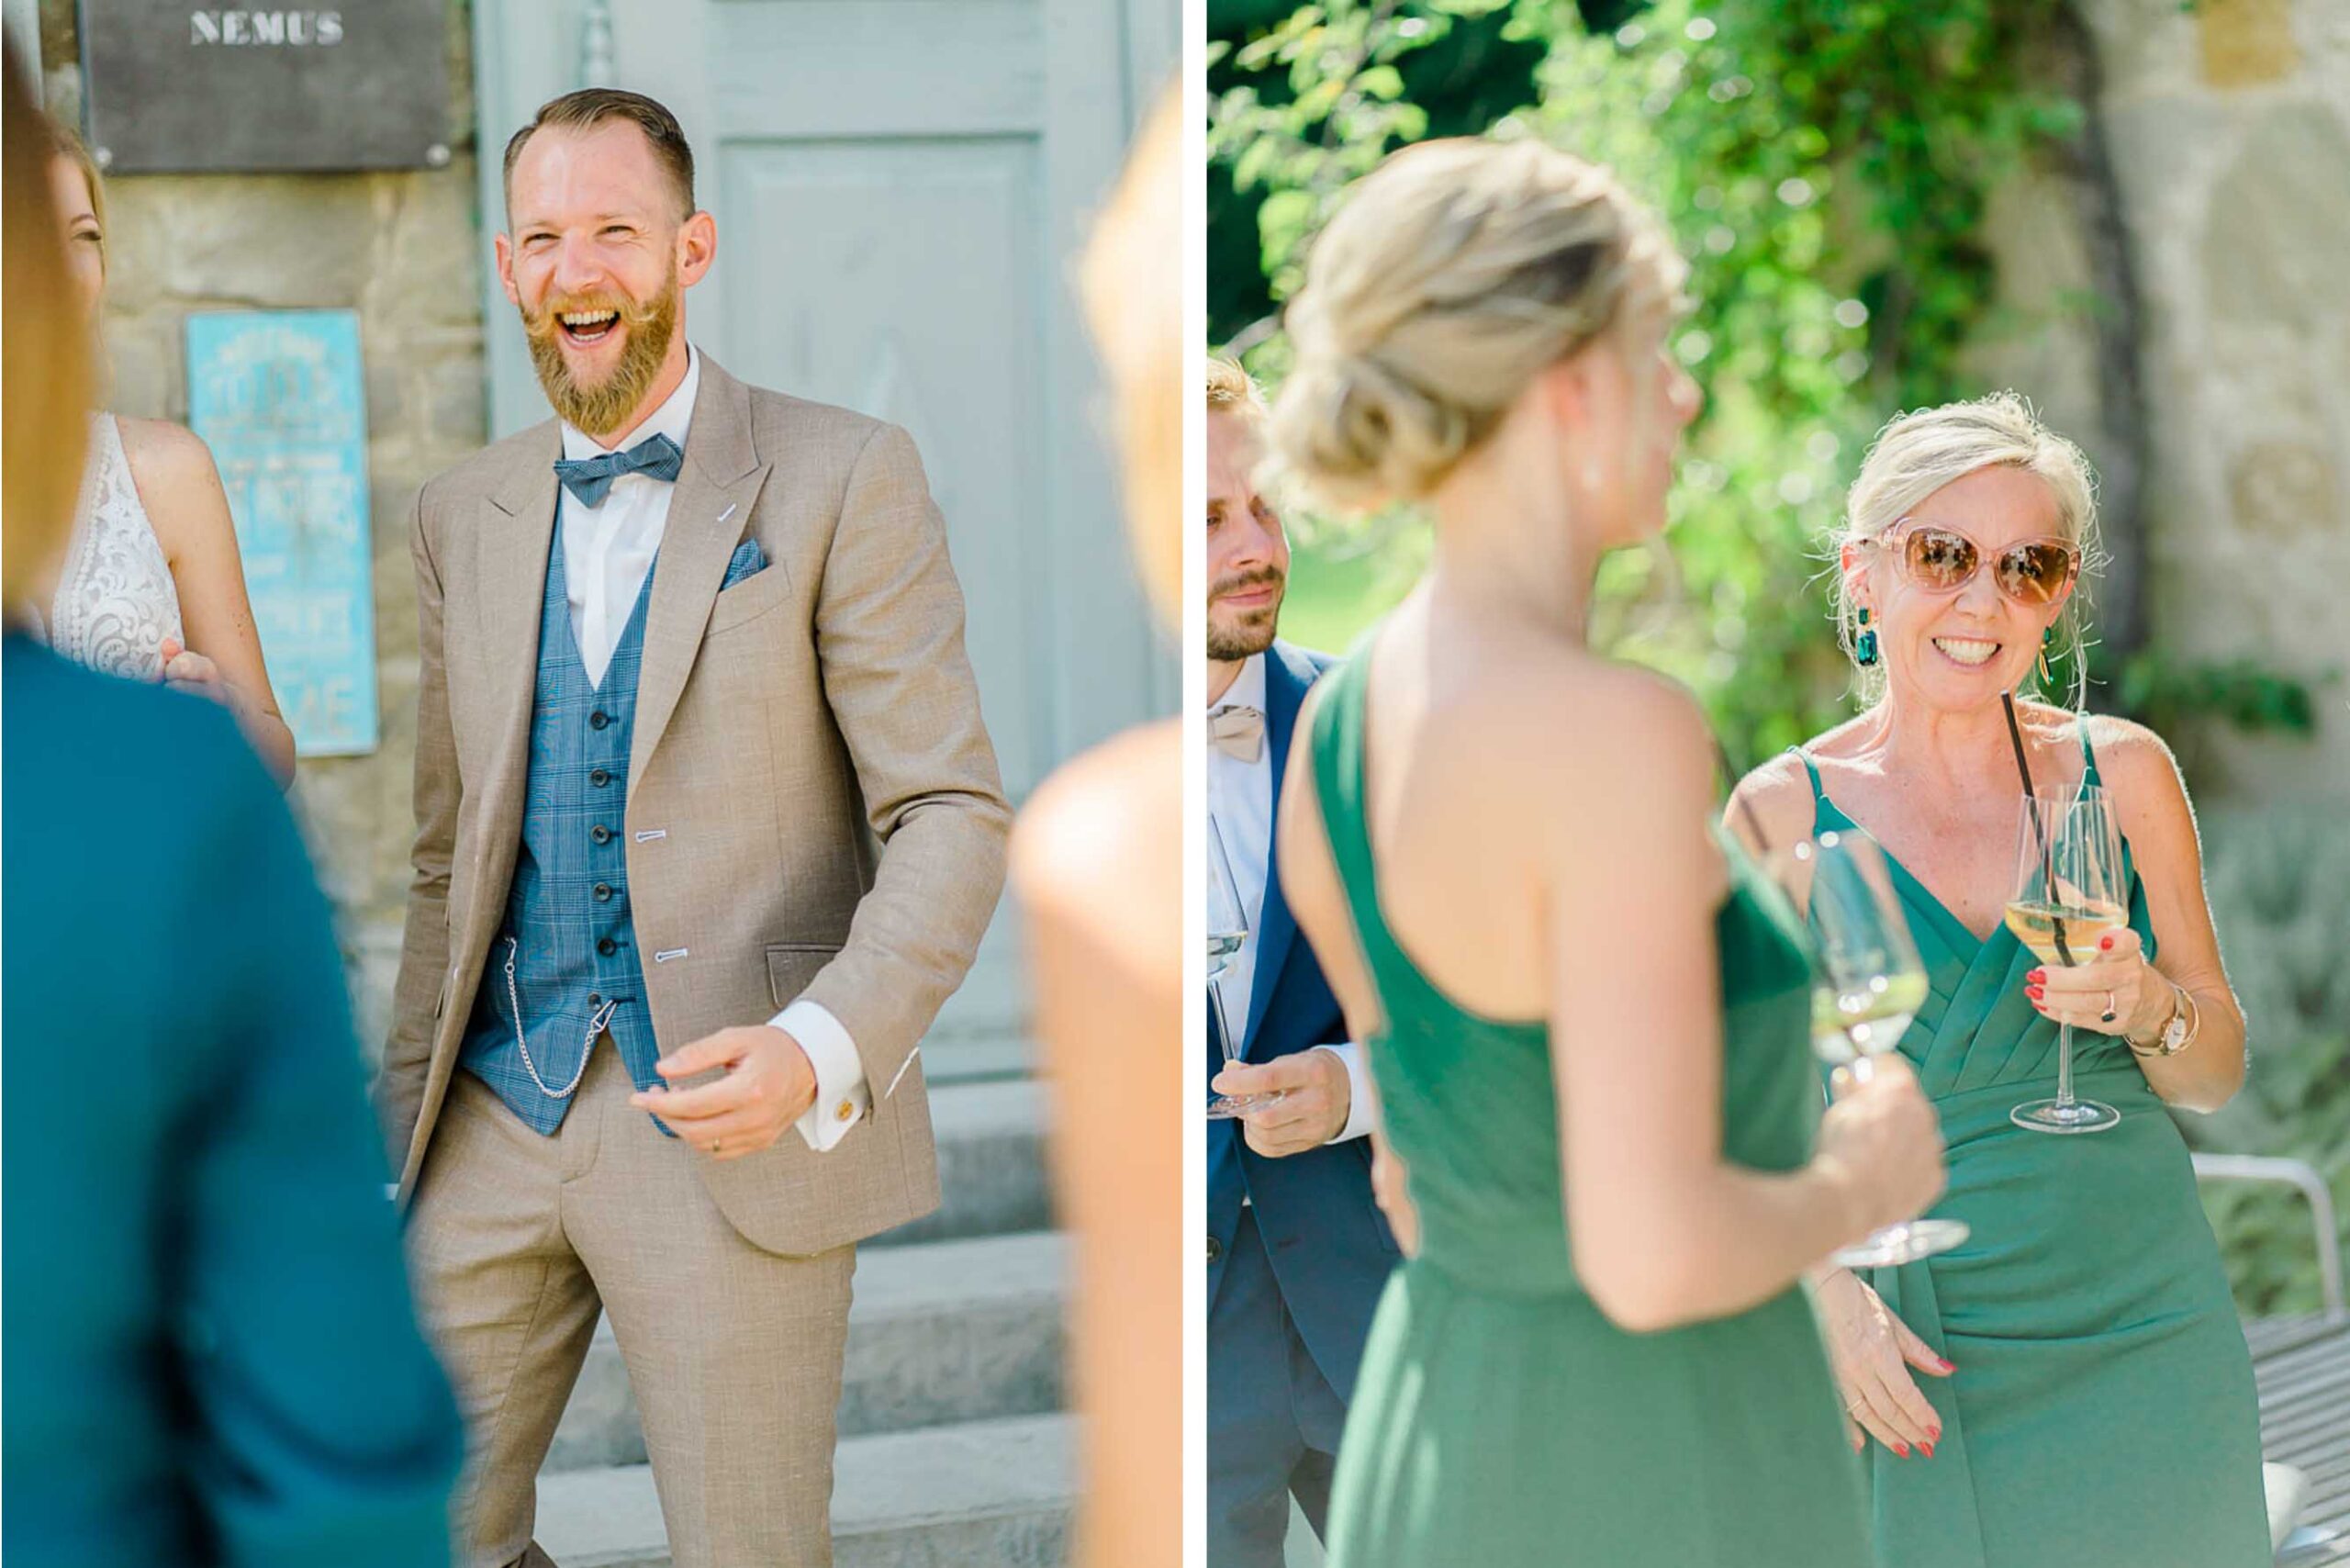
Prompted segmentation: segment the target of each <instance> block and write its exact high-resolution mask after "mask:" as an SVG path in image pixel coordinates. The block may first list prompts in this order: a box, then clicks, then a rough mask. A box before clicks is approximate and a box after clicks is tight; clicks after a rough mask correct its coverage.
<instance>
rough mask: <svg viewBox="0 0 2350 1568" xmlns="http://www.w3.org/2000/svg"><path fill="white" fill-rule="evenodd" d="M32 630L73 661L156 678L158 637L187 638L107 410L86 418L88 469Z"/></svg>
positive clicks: (157, 545)
mask: <svg viewBox="0 0 2350 1568" xmlns="http://www.w3.org/2000/svg"><path fill="white" fill-rule="evenodd" d="M39 632H40V633H42V634H43V635H44V636H45V638H46V640H47V641H48V643H49V644H50V647H52V648H55V649H56V650H57V651H58V652H59V653H61V654H62V655H65V656H66V657H67V658H69V659H72V660H73V662H74V663H76V664H79V665H86V666H89V667H90V668H91V669H95V670H98V671H100V672H102V673H104V674H106V675H117V676H122V677H125V678H128V679H131V680H160V679H162V672H163V655H162V647H163V639H164V638H165V637H171V638H173V639H175V640H177V641H179V642H181V643H183V644H184V643H185V642H186V641H187V634H186V633H185V632H184V631H183V630H182V629H181V625H180V595H179V589H178V588H177V587H175V586H174V585H173V582H172V568H171V564H170V562H168V561H166V560H165V559H164V557H163V546H162V543H161V542H159V541H158V540H157V539H156V537H155V528H154V525H153V524H152V523H151V522H149V521H147V509H146V508H145V507H144V506H141V505H140V501H139V488H138V487H137V486H136V485H134V484H132V483H131V479H130V460H129V457H127V456H126V455H124V454H123V450H122V428H121V426H119V425H118V424H117V423H116V422H115V418H114V416H113V415H112V414H104V413H102V414H98V415H95V416H94V417H93V418H92V419H91V421H90V465H89V472H88V473H87V474H86V475H85V476H84V478H83V480H82V500H81V504H80V506H78V507H77V508H76V509H75V510H74V513H73V541H72V543H69V544H67V546H66V547H65V566H64V569H63V570H62V572H61V573H60V574H59V576H58V579H57V598H56V599H55V600H54V602H53V603H52V604H51V605H50V613H49V615H48V617H47V618H46V621H45V622H43V624H42V625H41V626H40V627H39Z"/></svg>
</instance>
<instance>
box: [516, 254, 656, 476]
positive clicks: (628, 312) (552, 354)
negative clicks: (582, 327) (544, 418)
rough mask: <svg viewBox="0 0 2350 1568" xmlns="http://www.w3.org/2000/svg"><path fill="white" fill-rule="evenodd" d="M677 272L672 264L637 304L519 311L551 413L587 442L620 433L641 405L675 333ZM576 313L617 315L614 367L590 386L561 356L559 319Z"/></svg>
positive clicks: (604, 302) (576, 303)
mask: <svg viewBox="0 0 2350 1568" xmlns="http://www.w3.org/2000/svg"><path fill="white" fill-rule="evenodd" d="M678 293H679V290H678V287H677V264H676V263H674V262H673V263H670V267H669V276H668V279H667V281H666V282H665V283H664V284H663V285H662V287H661V292H660V293H659V294H656V295H655V296H654V297H652V298H651V299H649V300H645V301H643V302H642V303H640V302H638V301H636V300H633V299H631V298H629V297H627V296H626V295H622V294H618V293H605V292H598V293H594V294H550V295H548V296H547V297H546V298H544V299H543V300H541V301H540V302H539V308H537V309H536V310H533V309H532V308H530V307H528V306H524V307H523V308H522V331H523V334H524V335H525V336H526V337H528V338H529V340H530V343H531V363H532V365H534V366H535V367H536V368H537V370H538V373H539V385H540V386H543V387H544V388H545V389H546V394H547V401H548V402H550V403H552V404H554V411H555V412H556V413H558V414H560V415H562V416H563V418H564V419H565V420H568V421H570V423H571V424H572V425H573V426H575V427H576V428H577V429H579V430H581V431H585V432H586V433H588V434H589V435H592V436H599V437H600V436H604V435H609V434H610V432H612V431H616V430H618V429H620V428H621V425H622V424H623V423H624V422H625V421H626V420H627V419H628V417H629V415H630V414H632V413H633V412H634V411H635V410H636V406H637V405H638V404H639V403H641V402H643V400H644V395H645V393H646V392H648V391H650V390H651V389H652V386H653V383H654V381H655V379H656V378H657V377H658V376H659V375H660V374H661V362H662V361H663V360H665V359H666V358H667V357H668V355H669V340H670V339H672V338H674V337H675V336H677V298H678ZM580 310H611V311H616V312H618V314H619V318H620V319H618V320H617V321H615V322H613V324H612V327H611V329H610V330H613V331H615V332H625V333H626V334H627V335H626V336H625V337H624V338H623V339H622V340H621V357H620V363H618V364H615V365H613V366H612V368H611V370H610V373H608V374H607V375H605V376H604V378H603V379H602V380H601V381H599V382H597V383H595V384H594V385H592V386H589V385H587V384H584V383H582V382H581V381H580V380H579V379H578V378H577V377H576V376H575V375H572V373H571V364H570V362H569V361H567V360H565V358H564V353H563V343H562V341H561V340H562V338H563V317H564V315H565V313H566V312H572V311H580Z"/></svg>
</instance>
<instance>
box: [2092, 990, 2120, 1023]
mask: <svg viewBox="0 0 2350 1568" xmlns="http://www.w3.org/2000/svg"><path fill="white" fill-rule="evenodd" d="M2119 1017H2121V1014H2119V1013H2116V1012H2115V1011H2114V1010H2113V992H2111V991H2107V992H2106V993H2105V1011H2104V1012H2102V1013H2100V1014H2098V1015H2097V1021H2098V1023H2100V1024H2110V1023H2112V1022H2113V1021H2114V1020H2115V1019H2116V1018H2119Z"/></svg>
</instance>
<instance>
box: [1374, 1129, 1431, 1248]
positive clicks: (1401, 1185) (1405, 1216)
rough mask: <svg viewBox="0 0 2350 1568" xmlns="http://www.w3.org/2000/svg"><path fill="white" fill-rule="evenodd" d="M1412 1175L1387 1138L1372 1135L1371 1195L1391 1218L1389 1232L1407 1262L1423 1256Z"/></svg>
mask: <svg viewBox="0 0 2350 1568" xmlns="http://www.w3.org/2000/svg"><path fill="white" fill-rule="evenodd" d="M1411 1179H1412V1173H1411V1171H1410V1170H1409V1169H1407V1168H1406V1167H1405V1166H1404V1161H1403V1159H1401V1158H1400V1157H1399V1156H1398V1155H1397V1154H1396V1152H1395V1150H1394V1148H1393V1147H1392V1146H1390V1145H1389V1143H1388V1141H1387V1138H1386V1137H1385V1135H1384V1134H1382V1133H1377V1132H1374V1133H1372V1134H1371V1196H1372V1197H1374V1198H1376V1199H1378V1200H1379V1212H1380V1213H1382V1214H1383V1215H1386V1216H1387V1228H1388V1229H1390V1230H1392V1231H1393V1232H1394V1233H1395V1245H1396V1246H1398V1247H1400V1248H1402V1249H1404V1257H1406V1258H1416V1257H1418V1256H1419V1253H1420V1211H1419V1210H1418V1209H1416V1208H1414V1207H1413V1206H1412V1193H1411Z"/></svg>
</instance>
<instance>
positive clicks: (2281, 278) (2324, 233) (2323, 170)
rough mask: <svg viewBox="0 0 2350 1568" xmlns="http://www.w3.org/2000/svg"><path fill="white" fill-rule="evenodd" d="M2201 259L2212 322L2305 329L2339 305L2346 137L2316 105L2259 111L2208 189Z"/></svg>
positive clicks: (2348, 197) (2348, 177)
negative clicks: (2278, 325) (2247, 323)
mask: <svg viewBox="0 0 2350 1568" xmlns="http://www.w3.org/2000/svg"><path fill="white" fill-rule="evenodd" d="M2200 232H2201V255H2202V263H2203V272H2204V276H2205V279H2206V285H2205V286H2206V288H2207V290H2208V297H2209V300H2210V312H2211V316H2212V319H2214V320H2217V321H2258V322H2276V323H2281V324H2288V325H2291V326H2295V327H2300V328H2307V327H2310V326H2313V325H2314V324H2315V322H2316V321H2317V319H2319V318H2320V317H2321V316H2323V315H2327V314H2331V313H2335V312H2338V311H2340V309H2341V308H2342V263H2343V258H2344V257H2345V256H2350V132H2345V130H2344V127H2343V123H2342V120H2341V119H2340V118H2339V117H2337V116H2336V115H2335V114H2333V112H2332V111H2331V110H2329V109H2328V108H2327V107H2326V106H2323V105H2322V104H2314V103H2299V104H2283V105H2279V106H2277V107H2276V108H2274V109H2271V110H2269V111H2268V112H2267V113H2266V114H2263V115H2262V116H2260V118H2258V119H2257V120H2256V121H2255V122H2254V124H2253V125H2252V127H2251V129H2250V130H2249V131H2248V132H2247V134H2246V135H2245V136H2244V140H2243V142H2242V143H2241V145H2240V146H2239V147H2238V149H2237V151H2236V152H2235V155H2234V157H2233V159H2232V160H2231V161H2230V162H2229V164H2228V167H2227V170H2226V173H2224V174H2221V176H2220V178H2219V180H2218V181H2217V182H2216V183H2215V184H2214V185H2213V186H2212V188H2211V198H2210V207H2209V209H2208V211H2207V213H2206V216H2205V220H2204V223H2203V226H2202V229H2201V231H2200Z"/></svg>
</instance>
